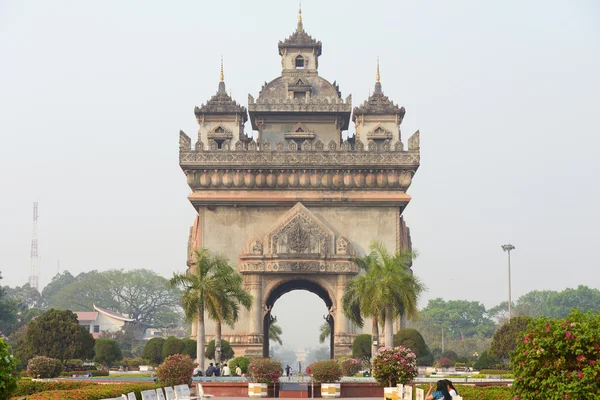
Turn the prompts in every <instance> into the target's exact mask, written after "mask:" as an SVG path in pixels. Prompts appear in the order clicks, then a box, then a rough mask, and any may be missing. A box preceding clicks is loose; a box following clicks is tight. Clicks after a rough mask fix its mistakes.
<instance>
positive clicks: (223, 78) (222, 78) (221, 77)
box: [219, 56, 225, 82]
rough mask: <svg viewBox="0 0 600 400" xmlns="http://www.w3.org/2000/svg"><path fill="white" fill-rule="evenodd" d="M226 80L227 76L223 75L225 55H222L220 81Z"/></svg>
mask: <svg viewBox="0 0 600 400" xmlns="http://www.w3.org/2000/svg"><path fill="white" fill-rule="evenodd" d="M224 80H225V76H224V75H223V56H221V76H220V78H219V82H223V81H224Z"/></svg>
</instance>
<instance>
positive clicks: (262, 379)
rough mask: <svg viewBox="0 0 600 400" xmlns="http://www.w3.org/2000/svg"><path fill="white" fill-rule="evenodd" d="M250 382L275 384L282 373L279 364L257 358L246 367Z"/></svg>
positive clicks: (267, 359)
mask: <svg viewBox="0 0 600 400" xmlns="http://www.w3.org/2000/svg"><path fill="white" fill-rule="evenodd" d="M248 373H249V374H250V377H251V382H255V383H275V382H277V381H279V377H280V376H281V374H282V373H283V369H282V368H281V363H280V362H279V361H276V360H271V359H270V358H257V359H256V360H252V361H251V362H250V365H248Z"/></svg>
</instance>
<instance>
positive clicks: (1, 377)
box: [0, 338, 19, 400]
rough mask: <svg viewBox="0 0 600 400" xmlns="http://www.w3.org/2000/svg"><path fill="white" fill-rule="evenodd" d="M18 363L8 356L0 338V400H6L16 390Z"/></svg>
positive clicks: (6, 347) (8, 352)
mask: <svg viewBox="0 0 600 400" xmlns="http://www.w3.org/2000/svg"><path fill="white" fill-rule="evenodd" d="M18 366H19V361H18V360H17V359H16V358H14V357H13V356H12V354H10V351H9V348H8V345H7V344H6V342H5V341H4V338H0V400H6V399H8V398H9V397H10V394H11V393H12V392H14V390H15V389H16V388H17V381H18V380H19V373H18V372H17V367H18Z"/></svg>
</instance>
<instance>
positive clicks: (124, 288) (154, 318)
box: [45, 269, 180, 327]
mask: <svg viewBox="0 0 600 400" xmlns="http://www.w3.org/2000/svg"><path fill="white" fill-rule="evenodd" d="M66 281H68V277H67V278H62V277H61V278H60V281H58V282H57V283H56V285H57V286H59V284H62V283H64V282H66ZM59 282H60V283H59ZM167 282H168V281H167V279H166V278H164V277H162V276H160V275H158V274H156V273H155V272H153V271H150V270H146V269H137V270H131V271H122V270H109V271H104V272H98V271H90V272H85V273H81V274H79V275H78V276H77V277H76V278H75V279H74V280H73V281H72V282H70V283H68V284H66V285H64V286H62V287H60V289H58V290H57V291H56V292H55V293H54V294H52V295H51V297H50V298H49V299H47V302H48V304H49V305H50V306H51V307H54V308H58V309H70V310H81V311H85V310H89V311H93V309H94V304H96V305H98V306H100V307H103V308H106V309H109V310H113V311H117V312H119V313H121V314H123V315H126V316H128V317H129V318H132V319H134V320H135V321H137V322H140V323H143V324H146V325H150V326H154V327H165V326H171V325H173V324H177V322H178V320H179V319H180V317H179V315H180V314H179V312H178V305H179V297H180V293H179V292H178V291H177V290H173V289H169V288H168V287H167ZM45 301H46V300H45Z"/></svg>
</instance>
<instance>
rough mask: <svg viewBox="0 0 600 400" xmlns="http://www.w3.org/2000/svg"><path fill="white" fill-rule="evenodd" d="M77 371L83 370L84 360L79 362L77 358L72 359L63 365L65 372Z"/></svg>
mask: <svg viewBox="0 0 600 400" xmlns="http://www.w3.org/2000/svg"><path fill="white" fill-rule="evenodd" d="M76 369H83V361H82V360H79V359H77V358H72V359H70V360H67V361H65V362H64V364H63V370H64V371H73V370H76Z"/></svg>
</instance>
